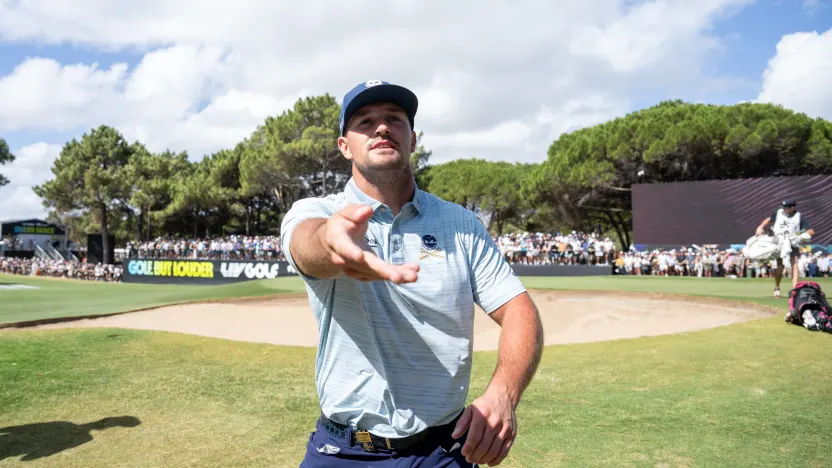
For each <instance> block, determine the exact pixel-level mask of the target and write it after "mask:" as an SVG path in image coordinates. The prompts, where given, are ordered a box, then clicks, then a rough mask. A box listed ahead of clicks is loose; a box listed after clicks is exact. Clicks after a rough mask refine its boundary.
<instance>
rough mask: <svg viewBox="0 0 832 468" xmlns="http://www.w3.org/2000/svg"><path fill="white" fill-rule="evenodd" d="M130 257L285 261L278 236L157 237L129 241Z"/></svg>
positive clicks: (126, 250) (128, 252) (128, 253)
mask: <svg viewBox="0 0 832 468" xmlns="http://www.w3.org/2000/svg"><path fill="white" fill-rule="evenodd" d="M125 255H126V256H127V257H128V258H183V259H192V260H267V261H268V260H285V257H284V256H283V252H282V251H281V249H280V238H279V237H277V236H237V235H231V236H224V237H214V238H211V239H200V238H196V239H183V238H174V237H158V238H156V239H154V240H152V241H149V242H140V243H133V242H128V243H127V245H126V246H125Z"/></svg>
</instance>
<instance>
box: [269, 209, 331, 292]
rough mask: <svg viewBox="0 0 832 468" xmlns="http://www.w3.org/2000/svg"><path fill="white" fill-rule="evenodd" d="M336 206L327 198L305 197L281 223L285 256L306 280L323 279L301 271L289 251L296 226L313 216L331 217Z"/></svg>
mask: <svg viewBox="0 0 832 468" xmlns="http://www.w3.org/2000/svg"><path fill="white" fill-rule="evenodd" d="M336 211H337V210H336V208H335V206H334V204H333V203H332V202H330V201H329V200H327V199H325V198H304V199H302V200H298V201H296V202H295V203H294V204H292V207H291V208H290V209H289V211H288V212H287V213H286V216H284V217H283V222H281V225H280V248H281V250H283V256H284V257H286V261H287V262H289V265H290V266H291V267H292V268H294V269H295V271H297V272H298V275H300V277H301V278H302V279H303V280H305V281H323V280H320V279H318V278H315V277H313V276H309V275H307V274H305V273H303V272H302V271H301V269H300V268H298V266H297V264H296V263H295V259H294V258H292V253H291V252H290V251H289V244H290V242H291V241H292V234H293V233H294V230H295V228H296V227H297V226H298V224H300V223H301V222H302V221H305V220H307V219H313V218H329V217H330V216H332V215H333V214H335V212H336Z"/></svg>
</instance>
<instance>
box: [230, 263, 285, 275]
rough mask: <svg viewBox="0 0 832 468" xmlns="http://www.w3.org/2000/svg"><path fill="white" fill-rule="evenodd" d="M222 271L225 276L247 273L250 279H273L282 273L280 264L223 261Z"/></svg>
mask: <svg viewBox="0 0 832 468" xmlns="http://www.w3.org/2000/svg"><path fill="white" fill-rule="evenodd" d="M220 273H221V274H222V276H223V278H239V277H240V276H242V275H245V277H246V278H248V279H266V278H268V279H273V278H277V277H278V275H280V264H278V263H273V264H271V265H269V264H268V263H227V262H222V264H220Z"/></svg>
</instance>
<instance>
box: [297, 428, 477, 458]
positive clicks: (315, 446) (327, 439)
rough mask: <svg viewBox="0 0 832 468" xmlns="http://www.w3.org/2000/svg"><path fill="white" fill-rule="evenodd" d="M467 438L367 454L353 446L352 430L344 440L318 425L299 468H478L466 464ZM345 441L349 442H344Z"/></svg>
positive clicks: (310, 438)
mask: <svg viewBox="0 0 832 468" xmlns="http://www.w3.org/2000/svg"><path fill="white" fill-rule="evenodd" d="M466 436H467V434H466V435H463V436H462V437H460V438H459V439H452V438H451V437H450V436H448V437H447V439H446V440H436V441H433V443H431V442H425V443H424V444H421V446H420V447H418V448H414V449H409V450H407V451H406V452H397V451H395V450H387V449H378V451H377V452H365V451H363V450H361V446H360V445H358V444H356V443H353V444H350V441H351V440H353V438H352V430H351V429H348V430H347V434H346V437H345V438H341V437H336V436H334V435H332V434H330V433H329V432H327V430H326V429H325V428H324V427H323V426H322V425H321V422H320V421H318V423H317V425H316V426H315V431H314V432H312V434H311V435H310V436H309V442H307V444H306V457H305V458H304V459H303V462H301V464H300V468H325V467H330V466H332V467H356V468H357V467H362V466H369V467H390V468H393V467H395V468H400V467H401V468H404V467H417V466H418V467H442V468H471V467H477V465H472V464H471V463H468V462H466V461H465V457H464V456H463V455H462V446H463V445H464V444H465V438H466ZM345 439H346V440H345Z"/></svg>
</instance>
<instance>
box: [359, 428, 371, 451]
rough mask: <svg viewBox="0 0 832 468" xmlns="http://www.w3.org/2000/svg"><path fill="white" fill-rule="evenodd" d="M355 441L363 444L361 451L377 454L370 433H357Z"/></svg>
mask: <svg viewBox="0 0 832 468" xmlns="http://www.w3.org/2000/svg"><path fill="white" fill-rule="evenodd" d="M355 440H356V441H357V442H358V443H359V444H361V450H363V451H365V452H375V451H376V447H375V446H374V445H373V438H372V437H371V436H370V432H369V431H355Z"/></svg>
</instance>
